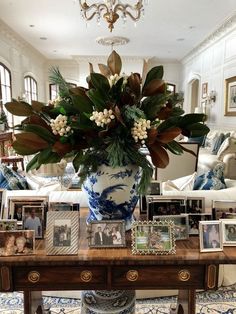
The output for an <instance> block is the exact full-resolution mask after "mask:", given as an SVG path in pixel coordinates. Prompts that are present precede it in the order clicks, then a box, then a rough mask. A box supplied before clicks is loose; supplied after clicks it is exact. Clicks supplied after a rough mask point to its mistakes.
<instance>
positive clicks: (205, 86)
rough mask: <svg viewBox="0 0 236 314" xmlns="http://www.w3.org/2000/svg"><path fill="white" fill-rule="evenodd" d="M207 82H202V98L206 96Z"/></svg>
mask: <svg viewBox="0 0 236 314" xmlns="http://www.w3.org/2000/svg"><path fill="white" fill-rule="evenodd" d="M207 90H208V83H203V84H202V98H206V97H207Z"/></svg>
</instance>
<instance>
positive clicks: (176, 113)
mask: <svg viewBox="0 0 236 314" xmlns="http://www.w3.org/2000/svg"><path fill="white" fill-rule="evenodd" d="M182 114H184V110H183V109H182V108H180V107H174V108H172V112H171V115H172V116H181V115H182Z"/></svg>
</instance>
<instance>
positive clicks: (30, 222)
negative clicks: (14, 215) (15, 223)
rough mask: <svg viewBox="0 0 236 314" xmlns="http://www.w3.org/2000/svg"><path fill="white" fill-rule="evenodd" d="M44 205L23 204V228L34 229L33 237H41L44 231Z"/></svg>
mask: <svg viewBox="0 0 236 314" xmlns="http://www.w3.org/2000/svg"><path fill="white" fill-rule="evenodd" d="M44 209H45V208H44V206H23V208H22V219H23V229H25V230H34V231H35V238H36V239H40V238H43V231H44Z"/></svg>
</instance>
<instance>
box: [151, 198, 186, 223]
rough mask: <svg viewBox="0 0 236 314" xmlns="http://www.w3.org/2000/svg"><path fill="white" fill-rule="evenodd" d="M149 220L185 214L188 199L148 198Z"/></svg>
mask: <svg viewBox="0 0 236 314" xmlns="http://www.w3.org/2000/svg"><path fill="white" fill-rule="evenodd" d="M146 199H147V219H148V220H152V219H153V216H160V215H180V214H183V213H185V207H186V198H183V197H182V196H181V197H177V196H176V197H174V198H173V197H168V196H157V197H155V196H150V195H147V196H146Z"/></svg>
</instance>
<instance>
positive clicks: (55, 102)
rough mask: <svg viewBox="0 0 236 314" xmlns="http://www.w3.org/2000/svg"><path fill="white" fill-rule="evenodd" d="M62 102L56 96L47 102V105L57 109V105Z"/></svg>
mask: <svg viewBox="0 0 236 314" xmlns="http://www.w3.org/2000/svg"><path fill="white" fill-rule="evenodd" d="M61 101H62V99H61V97H60V96H58V97H57V98H55V99H53V100H49V104H50V105H53V106H54V107H58V105H59V103H60V102H61Z"/></svg>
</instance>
